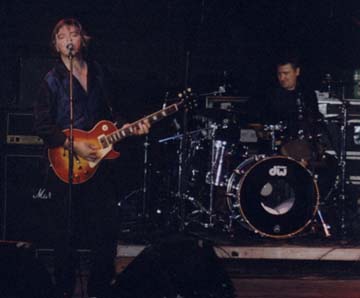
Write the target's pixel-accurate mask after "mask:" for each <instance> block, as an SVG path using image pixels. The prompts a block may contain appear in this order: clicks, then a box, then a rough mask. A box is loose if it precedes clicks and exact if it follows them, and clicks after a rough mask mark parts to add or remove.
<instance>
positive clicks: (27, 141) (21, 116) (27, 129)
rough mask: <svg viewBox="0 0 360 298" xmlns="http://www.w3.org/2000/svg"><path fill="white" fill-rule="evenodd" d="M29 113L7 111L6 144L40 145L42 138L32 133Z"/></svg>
mask: <svg viewBox="0 0 360 298" xmlns="http://www.w3.org/2000/svg"><path fill="white" fill-rule="evenodd" d="M33 127H34V116H33V114H31V113H22V112H8V113H7V115H6V144H10V145H42V144H43V140H42V139H41V138H40V137H39V136H37V135H35V133H34V129H33Z"/></svg>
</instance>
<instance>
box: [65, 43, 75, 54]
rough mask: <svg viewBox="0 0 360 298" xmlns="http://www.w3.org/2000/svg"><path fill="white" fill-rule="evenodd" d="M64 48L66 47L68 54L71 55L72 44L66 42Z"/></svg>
mask: <svg viewBox="0 0 360 298" xmlns="http://www.w3.org/2000/svg"><path fill="white" fill-rule="evenodd" d="M66 48H67V50H68V51H69V54H68V56H72V55H73V50H74V45H73V44H72V43H68V44H67V45H66Z"/></svg>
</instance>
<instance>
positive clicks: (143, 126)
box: [122, 119, 151, 136]
mask: <svg viewBox="0 0 360 298" xmlns="http://www.w3.org/2000/svg"><path fill="white" fill-rule="evenodd" d="M129 126H131V124H130V123H126V124H124V125H123V126H122V128H126V127H129ZM150 126H151V125H150V123H149V120H147V119H145V120H144V121H141V122H139V124H138V125H136V126H134V129H135V130H134V132H133V134H134V135H136V136H141V135H145V134H148V133H149V129H150Z"/></svg>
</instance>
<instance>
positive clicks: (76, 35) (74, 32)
mask: <svg viewBox="0 0 360 298" xmlns="http://www.w3.org/2000/svg"><path fill="white" fill-rule="evenodd" d="M70 43H71V44H72V45H73V55H74V56H75V55H76V54H78V53H79V52H80V51H81V48H82V42H81V36H80V30H79V28H77V27H75V26H71V25H70V26H63V27H61V28H60V29H59V32H58V33H57V34H56V43H55V46H56V50H57V51H58V52H59V53H60V54H61V55H64V56H66V55H67V54H68V53H69V50H68V49H67V47H66V46H67V45H68V44H70Z"/></svg>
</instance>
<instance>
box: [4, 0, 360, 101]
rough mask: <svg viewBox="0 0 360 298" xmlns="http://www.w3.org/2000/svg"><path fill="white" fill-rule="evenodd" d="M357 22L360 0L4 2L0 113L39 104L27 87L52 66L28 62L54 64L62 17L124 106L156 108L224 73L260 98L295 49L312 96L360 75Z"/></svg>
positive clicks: (214, 83)
mask: <svg viewBox="0 0 360 298" xmlns="http://www.w3.org/2000/svg"><path fill="white" fill-rule="evenodd" d="M358 16H359V19H360V4H358V3H357V1H338V0H322V1H301V0H297V1H296V0H295V1H294V0H293V1H291V0H290V1H289V0H279V1H269V0H268V1H265V0H258V1H250V0H249V1H244V0H228V1H216V0H202V1H200V0H199V1H193V0H183V1H169V0H168V1H165V0H159V1H145V0H143V1H141V0H135V1H134V0H133V1H130V0H127V1H126V0H121V1H119V0H118V1H98V0H93V1H91V2H89V1H58V2H54V1H36V2H33V1H31V2H30V1H19V0H13V1H2V4H1V6H0V39H1V43H2V46H1V48H0V57H1V65H2V67H1V74H0V80H1V105H2V106H9V105H18V104H19V103H20V105H21V104H22V103H21V101H22V100H25V101H26V105H28V103H29V102H30V101H31V100H32V99H31V97H33V94H27V93H29V91H28V89H29V88H30V89H31V88H35V87H34V86H33V85H32V84H30V83H29V80H32V81H31V83H33V80H34V77H38V76H40V77H41V76H42V75H43V74H42V72H45V71H46V69H47V65H46V67H45V66H44V64H46V63H41V62H39V61H36V62H37V63H39V64H40V68H41V66H42V69H41V70H40V69H39V67H33V64H31V63H33V61H31V62H28V61H29V59H36V58H39V59H40V60H41V59H46V58H49V57H51V52H50V49H49V39H50V33H51V30H52V28H53V26H54V24H55V23H56V22H57V21H58V20H59V19H60V18H63V17H76V18H78V19H79V20H80V21H81V23H83V25H84V27H85V28H86V29H87V31H88V33H89V34H90V35H91V36H92V37H93V41H92V45H91V48H90V54H91V55H92V56H93V57H95V58H96V59H97V60H99V61H101V62H103V63H105V64H107V65H109V66H111V67H112V69H113V70H114V72H115V73H116V74H117V75H118V78H119V80H118V81H119V84H120V85H122V88H123V90H122V92H123V97H124V98H132V99H131V100H135V98H136V99H137V100H141V104H142V103H144V102H150V103H151V104H150V105H152V106H154V108H156V107H159V106H160V105H161V102H162V100H161V97H162V96H163V95H164V93H165V91H168V90H171V91H173V90H178V89H179V88H182V87H183V86H184V85H185V81H187V82H188V85H190V86H192V87H193V88H195V90H197V91H198V92H200V91H213V90H216V89H217V88H218V86H219V84H221V83H222V81H223V73H224V71H226V72H227V74H228V78H227V79H228V80H231V83H232V85H233V87H234V89H236V91H237V93H238V94H240V95H249V94H252V93H253V92H257V91H259V90H261V89H262V88H264V86H265V85H266V84H268V83H272V82H273V79H274V75H275V72H274V65H273V64H274V60H275V59H276V56H277V55H278V54H279V53H281V52H282V51H284V50H285V49H287V48H296V49H298V52H299V53H300V56H301V58H302V64H303V74H304V77H305V78H306V80H307V81H308V82H310V83H312V84H313V85H314V86H315V87H316V86H317V87H319V84H320V82H321V78H322V77H323V76H324V74H325V73H328V72H330V73H331V74H332V75H333V77H334V78H337V79H342V75H343V74H342V73H343V71H344V70H346V69H354V68H356V67H358V66H359V62H360V59H359V47H360V25H358V24H357V22H359V19H357V17H358ZM187 65H188V68H187ZM30 69H31V70H30ZM186 69H188V70H189V71H188V72H186ZM27 84H30V85H31V87H28V86H27V87H23V86H24V85H25V86H26V85H27ZM34 84H35V83H34ZM31 91H32V89H31ZM137 108H139V105H137Z"/></svg>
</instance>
